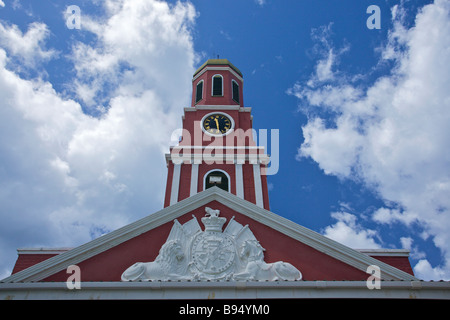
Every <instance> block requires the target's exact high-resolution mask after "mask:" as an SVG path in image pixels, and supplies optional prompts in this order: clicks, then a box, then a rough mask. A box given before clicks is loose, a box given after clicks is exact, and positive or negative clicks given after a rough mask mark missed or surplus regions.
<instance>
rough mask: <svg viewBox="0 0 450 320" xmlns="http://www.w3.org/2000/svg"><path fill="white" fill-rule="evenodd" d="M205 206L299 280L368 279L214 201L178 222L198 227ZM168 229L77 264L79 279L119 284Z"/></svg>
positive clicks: (62, 276) (62, 275)
mask: <svg viewBox="0 0 450 320" xmlns="http://www.w3.org/2000/svg"><path fill="white" fill-rule="evenodd" d="M205 207H211V208H213V209H219V210H220V215H221V216H223V217H226V218H227V222H228V221H230V219H231V218H232V217H233V216H235V220H236V221H237V222H239V223H241V224H242V225H246V224H248V225H249V227H250V229H251V230H252V232H253V234H254V235H255V237H256V239H258V240H259V242H260V243H261V245H262V246H263V247H264V248H265V249H266V251H265V253H264V254H265V259H264V260H265V261H266V262H268V263H270V262H275V261H285V262H289V263H291V264H293V265H294V266H295V267H296V268H298V269H299V270H300V271H301V272H302V274H303V280H366V279H367V277H368V275H367V274H366V273H365V272H363V271H361V270H358V269H356V268H353V267H351V266H349V265H347V264H345V263H343V262H341V261H339V260H336V259H334V258H332V257H330V256H327V255H325V254H323V253H321V252H319V251H317V250H315V249H313V248H311V247H309V246H307V245H305V244H303V243H300V242H298V241H296V240H294V239H292V238H289V237H288V236H286V235H284V234H282V233H280V232H278V231H276V230H274V229H271V228H270V227H268V226H265V225H263V224H261V223H259V222H257V221H255V220H253V219H251V218H248V217H246V216H244V215H242V214H240V213H238V212H235V211H233V210H231V209H229V208H227V207H226V206H224V205H223V204H221V203H219V202H217V201H213V202H211V203H208V204H207V205H205V206H202V207H200V208H198V209H196V210H194V211H192V212H189V213H187V214H185V215H183V216H182V217H180V218H178V221H179V222H180V223H181V224H183V223H185V222H187V221H189V220H190V219H192V215H193V214H194V215H195V216H196V217H197V219H198V220H199V223H200V224H201V221H200V219H201V218H202V217H204V216H205ZM172 226H173V222H169V223H166V224H164V225H162V226H160V227H158V228H155V229H153V230H150V231H148V232H146V233H143V234H141V235H139V236H137V237H135V238H133V239H130V240H128V241H126V242H124V243H122V244H120V245H117V246H116V247H113V248H111V249H109V250H106V251H105V252H102V253H100V254H98V255H96V256H94V257H91V258H89V259H87V260H85V261H83V262H81V263H79V264H78V266H79V267H80V269H81V280H82V281H120V276H121V274H122V272H123V271H124V270H125V269H126V268H128V267H129V266H131V265H132V264H134V263H136V262H150V261H153V260H154V259H155V258H156V256H157V255H158V253H159V249H160V248H161V246H162V245H163V244H164V243H165V242H166V239H167V237H168V235H169V233H170V230H171V228H172ZM202 227H203V226H202ZM224 227H226V225H225V226H224ZM67 278H68V274H66V272H65V270H63V271H61V272H59V273H57V274H55V275H52V276H50V277H48V278H46V279H45V280H43V281H66V280H67Z"/></svg>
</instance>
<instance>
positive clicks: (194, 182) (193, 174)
mask: <svg viewBox="0 0 450 320" xmlns="http://www.w3.org/2000/svg"><path fill="white" fill-rule="evenodd" d="M197 188H198V164H196V163H193V164H192V170H191V193H190V196H191V197H192V196H193V195H194V194H197Z"/></svg>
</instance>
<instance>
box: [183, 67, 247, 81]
mask: <svg viewBox="0 0 450 320" xmlns="http://www.w3.org/2000/svg"><path fill="white" fill-rule="evenodd" d="M208 70H213V71H229V72H230V73H231V74H233V75H234V76H235V77H236V78H238V79H239V80H240V81H241V82H244V79H243V78H242V77H241V76H240V75H239V74H237V72H236V71H234V70H233V69H232V68H230V67H208V66H206V67H205V68H203V70H202V71H200V72H199V73H197V74H196V75H195V77H193V78H192V82H194V81H195V80H197V79H198V78H199V77H200V76H201V75H202V74H204V73H205V72H206V71H208Z"/></svg>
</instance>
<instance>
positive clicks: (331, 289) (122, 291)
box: [0, 281, 450, 300]
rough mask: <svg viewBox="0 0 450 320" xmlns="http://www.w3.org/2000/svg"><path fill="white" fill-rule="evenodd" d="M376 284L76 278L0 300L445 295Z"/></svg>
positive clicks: (425, 286)
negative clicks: (70, 284) (77, 282)
mask: <svg viewBox="0 0 450 320" xmlns="http://www.w3.org/2000/svg"><path fill="white" fill-rule="evenodd" d="M380 286H381V288H380V289H379V290H377V289H373V290H369V289H368V288H367V284H366V281H273V282H266V281H264V282H258V281H242V282H240V281H239V282H234V281H233V282H214V281H211V282H197V281H190V282H186V281H176V282H160V281H156V282H81V288H80V289H79V290H76V289H75V290H69V289H67V285H66V283H64V282H41V283H39V282H37V283H0V299H17V300H25V299H39V300H42V299H46V300H50V299H51V300H57V299H79V300H80V299H92V297H95V298H96V299H105V300H106V299H116V300H117V299H120V300H123V299H210V298H212V297H213V298H215V299H255V298H260V299H262V298H266V299H277V298H278V299H282V298H284V299H286V298H295V299H299V298H309V299H311V298H313V299H330V298H340V299H366V298H381V299H411V298H415V299H447V300H448V299H450V283H449V282H425V281H381V284H380ZM212 294H213V296H212Z"/></svg>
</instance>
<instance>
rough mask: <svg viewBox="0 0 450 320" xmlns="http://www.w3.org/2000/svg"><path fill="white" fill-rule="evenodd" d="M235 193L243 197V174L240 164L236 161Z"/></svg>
mask: <svg viewBox="0 0 450 320" xmlns="http://www.w3.org/2000/svg"><path fill="white" fill-rule="evenodd" d="M235 169H236V195H237V196H238V197H239V198H241V199H244V176H243V174H242V164H239V163H236V164H235Z"/></svg>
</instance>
